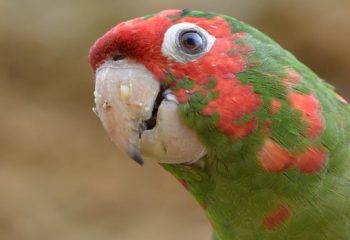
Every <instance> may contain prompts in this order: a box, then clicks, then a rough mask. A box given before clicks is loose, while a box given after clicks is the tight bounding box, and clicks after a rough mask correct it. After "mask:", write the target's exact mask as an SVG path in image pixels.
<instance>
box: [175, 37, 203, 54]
mask: <svg viewBox="0 0 350 240" xmlns="http://www.w3.org/2000/svg"><path fill="white" fill-rule="evenodd" d="M179 43H180V45H181V49H182V50H183V51H185V52H187V53H188V54H197V53H200V52H201V51H203V49H205V44H206V41H205V38H203V37H202V36H201V34H200V33H197V32H195V31H184V32H182V33H181V34H180V36H179Z"/></svg>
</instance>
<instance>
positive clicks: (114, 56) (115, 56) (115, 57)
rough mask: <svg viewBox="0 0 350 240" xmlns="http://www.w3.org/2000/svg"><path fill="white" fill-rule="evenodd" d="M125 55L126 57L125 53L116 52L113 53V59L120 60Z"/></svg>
mask: <svg viewBox="0 0 350 240" xmlns="http://www.w3.org/2000/svg"><path fill="white" fill-rule="evenodd" d="M125 57H126V56H125V55H123V54H115V55H113V57H112V59H113V60H114V61H119V60H123V59H124V58H125Z"/></svg>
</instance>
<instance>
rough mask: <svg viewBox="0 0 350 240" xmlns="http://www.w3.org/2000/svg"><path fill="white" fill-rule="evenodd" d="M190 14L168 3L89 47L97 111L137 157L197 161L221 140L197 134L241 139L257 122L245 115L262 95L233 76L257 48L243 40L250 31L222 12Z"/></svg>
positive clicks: (111, 132)
mask: <svg viewBox="0 0 350 240" xmlns="http://www.w3.org/2000/svg"><path fill="white" fill-rule="evenodd" d="M192 13H193V12H191V11H188V10H182V11H181V10H166V11H162V12H160V13H158V14H155V15H151V16H147V17H143V18H136V19H134V20H130V21H127V22H123V23H120V24H119V25H117V26H116V27H114V28H112V29H111V30H110V31H108V32H107V33H106V34H105V35H104V36H102V37H101V38H100V39H98V40H97V41H96V42H95V44H94V45H93V46H92V48H91V50H90V54H89V62H90V65H91V67H92V69H93V71H94V72H95V75H96V89H95V93H94V95H95V103H96V107H95V112H97V114H98V116H99V117H100V119H101V121H102V123H103V126H104V128H105V129H106V131H107V132H108V133H109V135H110V137H111V139H112V141H113V142H114V143H115V144H116V145H117V146H118V147H119V148H120V149H122V150H123V151H125V152H127V153H128V154H129V156H130V157H131V158H132V159H134V160H135V161H137V162H138V163H143V158H152V159H155V160H157V161H158V162H160V163H170V164H178V163H183V164H191V163H195V162H197V161H198V160H200V159H202V158H203V157H204V156H206V155H207V148H206V145H207V144H211V145H213V144H214V145H217V144H220V143H217V141H213V139H211V138H209V139H208V138H201V137H200V136H199V135H203V136H205V135H209V134H208V133H210V132H221V133H224V134H228V135H230V136H232V137H233V138H237V139H239V138H242V137H244V136H246V135H248V134H249V133H251V132H253V131H254V130H255V129H256V128H257V122H256V119H255V118H254V117H253V116H252V117H251V118H249V119H246V120H242V118H243V117H244V116H246V115H248V114H251V113H253V112H254V111H255V110H256V109H257V108H258V107H259V105H260V104H261V98H260V96H258V95H257V94H255V93H254V91H253V88H252V87H251V86H250V85H242V84H241V83H240V81H239V80H238V79H237V77H236V76H235V75H236V74H238V73H239V72H241V71H243V70H244V69H245V68H246V67H247V58H248V56H249V55H250V52H251V51H252V48H251V46H250V45H247V44H242V40H243V39H244V38H245V37H246V34H245V33H244V32H235V33H233V32H232V31H231V26H230V25H229V24H228V23H227V22H226V21H225V19H224V18H223V17H221V16H214V15H210V16H205V15H204V13H201V12H195V13H197V15H199V16H193V14H192ZM201 14H202V15H203V16H200V15H201ZM246 118H247V116H246ZM242 121H243V122H242ZM203 139H207V141H203Z"/></svg>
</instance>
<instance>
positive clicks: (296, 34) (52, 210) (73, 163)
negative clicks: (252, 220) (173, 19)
mask: <svg viewBox="0 0 350 240" xmlns="http://www.w3.org/2000/svg"><path fill="white" fill-rule="evenodd" d="M175 2H176V3H175ZM167 8H191V9H199V10H207V11H215V12H221V13H224V14H227V15H231V16H235V17H237V18H239V19H241V20H244V21H246V22H248V23H250V24H252V25H254V26H256V27H258V28H259V29H260V30H262V31H264V32H266V33H267V34H268V35H270V36H271V37H273V38H274V39H276V40H277V41H278V42H279V43H280V44H282V46H284V47H285V48H287V49H289V50H290V51H292V52H293V53H294V54H296V55H297V57H298V58H299V59H301V60H302V61H303V62H305V63H306V64H307V65H309V66H310V67H311V68H312V69H314V70H315V71H316V72H317V73H318V74H319V75H320V76H321V77H323V78H325V79H328V80H329V81H330V82H331V83H333V84H334V85H335V86H336V87H337V88H338V92H340V93H341V94H343V95H345V96H346V97H349V95H350V89H349V86H350V84H349V81H350V46H349V43H350V1H348V0H318V1H311V0H310V1H308V0H294V1H281V0H270V1H268V0H266V1H261V0H256V1H246V0H241V1H240V0H223V1H204V0H194V1H188V0H177V1H173V2H172V1H163V0H154V1H146V0H143V1H142V0H128V1H117V0H113V1H112V0H105V1H100V0H76V1H69V0H61V1H47V0H37V1H36V0H25V1H23V0H7V1H6V0H0V108H1V111H0V239H1V240H47V239H50V240H56V239H57V240H61V239H64V240H80V239H81V240H96V239H98V240H112V239H113V240H116V239H118V240H119V239H126V240H138V239H140V240H141V239H152V240H158V239H159V240H178V239H191V240H197V239H198V240H204V239H208V240H209V235H210V232H211V230H210V226H209V224H208V223H207V222H206V219H205V216H204V214H203V213H202V211H201V209H200V207H199V206H198V205H197V204H196V203H195V202H194V201H193V200H192V198H191V197H190V195H189V194H188V193H187V192H186V191H185V190H184V189H183V188H182V187H181V186H180V185H179V184H178V183H177V182H176V180H175V179H174V178H173V177H172V176H170V174H168V173H166V172H165V171H164V170H163V169H161V168H160V167H159V166H157V165H156V164H155V163H150V162H146V164H145V167H142V168H141V167H139V166H138V165H136V164H135V163H134V162H132V161H131V160H129V159H127V157H126V156H124V155H122V154H120V153H119V152H118V150H117V149H116V148H115V147H114V146H113V145H112V143H111V142H110V141H109V139H108V137H107V135H106V134H105V133H104V130H103V129H102V127H101V124H100V123H99V120H98V119H97V117H95V115H94V114H93V113H92V111H91V107H92V105H93V98H92V92H93V87H94V82H93V77H92V74H91V71H90V69H89V66H88V64H87V53H88V49H89V47H90V45H91V44H92V43H93V42H94V41H95V39H96V38H97V37H99V36H100V35H101V34H103V33H104V32H105V31H106V30H107V29H109V28H110V27H112V26H114V25H115V24H116V23H118V22H120V21H122V20H127V19H130V18H134V17H138V16H143V15H145V14H149V13H153V12H158V11H159V10H161V9H167Z"/></svg>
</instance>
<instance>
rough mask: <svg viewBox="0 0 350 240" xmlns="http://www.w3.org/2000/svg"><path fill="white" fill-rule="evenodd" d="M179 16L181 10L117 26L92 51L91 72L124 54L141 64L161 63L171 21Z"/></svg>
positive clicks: (165, 12) (90, 56) (90, 57)
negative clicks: (164, 39)
mask: <svg viewBox="0 0 350 240" xmlns="http://www.w3.org/2000/svg"><path fill="white" fill-rule="evenodd" d="M180 13H181V11H180V10H168V11H164V12H161V13H159V14H157V15H155V16H154V17H151V18H149V19H144V18H136V19H133V20H130V21H126V22H123V23H120V24H118V25H117V26H115V27H114V28H112V29H111V30H109V31H108V32H107V33H106V34H105V35H103V36H102V37H101V38H99V39H98V40H97V41H96V42H95V43H94V45H93V46H92V47H91V49H90V52H89V63H90V65H91V67H92V69H93V70H94V71H95V70H96V68H98V66H99V65H100V64H102V63H103V62H104V61H105V60H106V59H108V58H110V57H112V56H113V55H114V54H124V55H126V56H128V57H129V58H132V59H134V60H137V61H141V62H144V61H146V60H147V58H148V60H150V59H154V61H157V60H160V59H159V58H160V57H162V56H161V44H162V41H163V35H164V33H165V31H166V29H168V28H169V26H171V25H172V21H171V20H170V17H171V16H174V15H179V14H180ZM161 60H162V61H164V60H165V59H161Z"/></svg>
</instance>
